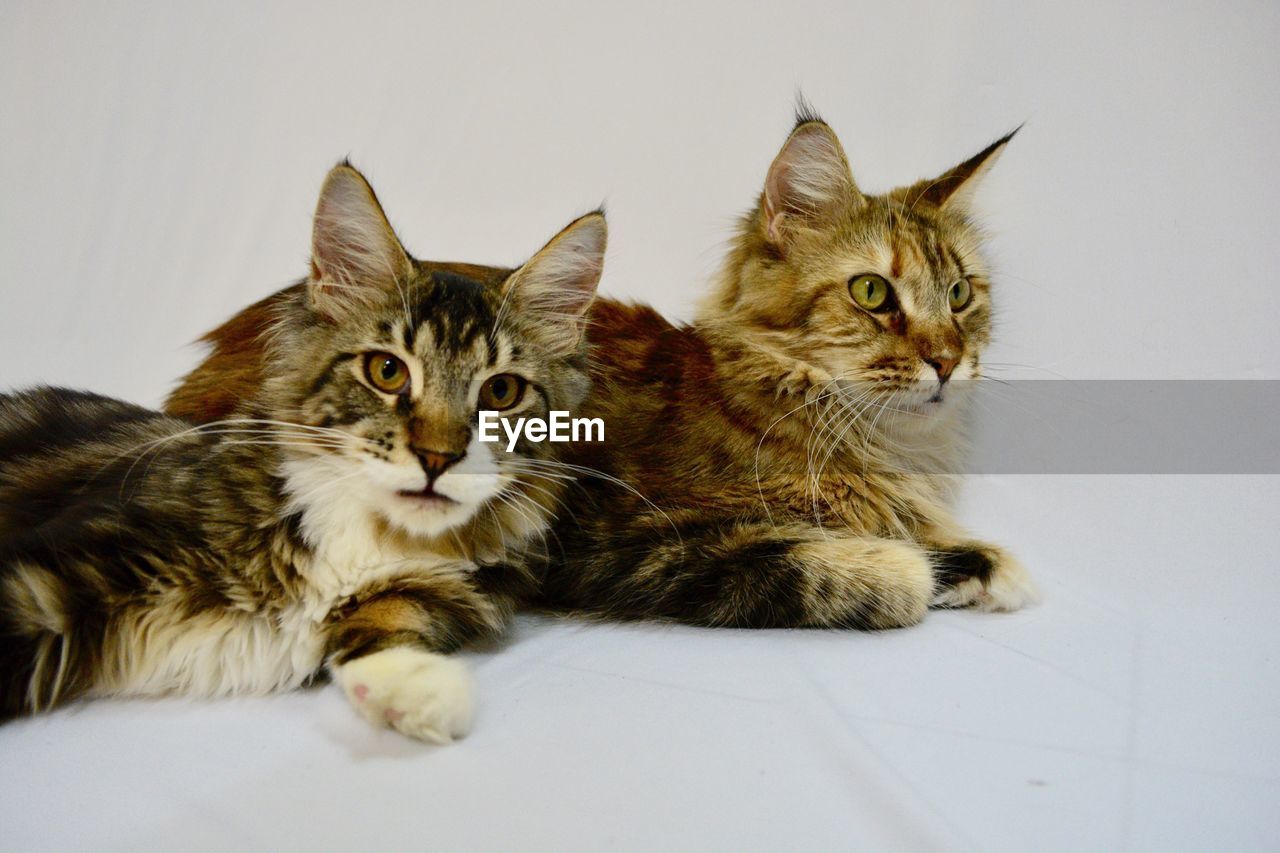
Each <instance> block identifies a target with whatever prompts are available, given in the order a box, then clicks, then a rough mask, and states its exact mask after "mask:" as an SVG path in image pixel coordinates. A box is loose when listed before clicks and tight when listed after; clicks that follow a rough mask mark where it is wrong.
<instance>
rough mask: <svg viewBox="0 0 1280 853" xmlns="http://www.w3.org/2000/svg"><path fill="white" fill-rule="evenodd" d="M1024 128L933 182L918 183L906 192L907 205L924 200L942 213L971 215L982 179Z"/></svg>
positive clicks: (997, 141)
mask: <svg viewBox="0 0 1280 853" xmlns="http://www.w3.org/2000/svg"><path fill="white" fill-rule="evenodd" d="M1021 129H1022V128H1021V127H1017V128H1014V130H1013V131H1012V132H1010V133H1008V134H1006V135H1005V136H1002V137H1001V138H1000V139H997V140H996V141H995V142H993V143H991V144H990V145H988V146H987V147H986V148H984V149H982V150H981V151H979V152H978V153H977V154H975V155H973V156H972V157H970V158H969V159H968V160H965V161H964V162H963V163H961V164H960V165H958V166H955V167H953V168H951V169H948V170H947V171H945V172H943V173H942V174H941V175H939V176H938V177H936V178H934V179H933V180H931V181H920V182H919V183H917V184H915V185H914V186H912V187H911V188H910V190H909V192H908V193H907V195H908V204H911V205H913V206H914V204H915V203H916V202H917V201H923V202H925V203H927V204H932V205H934V206H935V207H937V208H940V209H942V210H949V211H955V212H959V213H968V211H969V205H970V204H971V203H972V201H973V194H974V192H975V191H976V190H977V188H978V185H979V184H981V183H982V179H983V177H984V176H986V174H987V173H988V172H990V171H991V167H992V166H994V165H995V164H996V161H997V160H999V159H1000V155H1001V153H1003V152H1004V149H1005V146H1007V145H1008V144H1009V140H1010V139H1013V137H1014V135H1015V134H1016V133H1017V132H1018V131H1019V130H1021Z"/></svg>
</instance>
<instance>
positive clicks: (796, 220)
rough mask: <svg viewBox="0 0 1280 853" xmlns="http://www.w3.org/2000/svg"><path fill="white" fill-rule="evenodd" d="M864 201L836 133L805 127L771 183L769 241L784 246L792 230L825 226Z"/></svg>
mask: <svg viewBox="0 0 1280 853" xmlns="http://www.w3.org/2000/svg"><path fill="white" fill-rule="evenodd" d="M862 200H863V199H862V193H861V192H859V190H858V186H857V184H856V183H854V180H853V173H852V172H851V171H850V170H849V161H848V160H847V159H846V158H845V154H844V148H842V147H841V145H840V140H839V139H838V138H837V137H836V135H835V132H834V131H832V129H831V128H830V127H828V126H827V124H826V122H823V121H821V120H808V121H804V122H802V123H801V124H800V125H798V126H797V127H796V129H795V130H793V131H792V132H791V136H790V137H788V139H787V141H786V144H784V145H783V146H782V150H781V151H779V152H778V156H777V157H775V158H774V160H773V165H771V166H770V167H769V174H768V176H766V178H765V182H764V194H763V196H762V198H761V204H760V207H761V215H762V217H763V225H764V228H765V232H766V236H767V237H768V239H769V241H770V242H771V243H774V244H775V245H782V244H784V243H785V242H787V237H788V231H789V230H790V229H791V228H793V227H795V226H800V227H805V226H809V227H812V226H815V225H821V224H822V223H823V222H824V221H827V220H829V219H831V218H832V217H834V216H836V215H838V214H839V213H841V212H845V211H848V210H849V209H851V208H854V207H857V206H858V205H860V204H861V203H862Z"/></svg>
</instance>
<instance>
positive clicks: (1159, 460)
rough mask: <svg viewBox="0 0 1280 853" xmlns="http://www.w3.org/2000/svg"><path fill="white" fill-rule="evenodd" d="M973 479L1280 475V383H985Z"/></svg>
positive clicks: (980, 386)
mask: <svg viewBox="0 0 1280 853" xmlns="http://www.w3.org/2000/svg"><path fill="white" fill-rule="evenodd" d="M964 385H965V386H966V387H963V388H955V389H951V390H953V391H954V392H955V393H958V394H960V395H961V396H963V397H965V398H968V402H969V403H970V404H971V405H970V409H969V417H970V418H971V427H970V440H971V444H972V452H971V453H970V455H969V456H968V460H967V463H966V464H965V466H964V470H965V471H966V472H968V473H973V474H1280V438H1278V436H1280V380H1017V381H994V380H989V379H988V380H980V381H976V382H967V383H964Z"/></svg>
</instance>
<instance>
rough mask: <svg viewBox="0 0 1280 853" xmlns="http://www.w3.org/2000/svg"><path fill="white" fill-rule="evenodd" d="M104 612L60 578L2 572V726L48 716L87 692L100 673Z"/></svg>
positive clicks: (32, 571) (25, 567)
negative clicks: (19, 719) (38, 715)
mask: <svg viewBox="0 0 1280 853" xmlns="http://www.w3.org/2000/svg"><path fill="white" fill-rule="evenodd" d="M105 623H106V612H105V608H104V607H103V605H102V603H101V602H98V601H91V600H87V599H86V598H85V597H84V596H83V595H77V594H74V593H73V592H72V589H71V586H70V585H69V584H68V583H67V582H66V581H65V580H64V579H63V578H62V577H60V576H59V575H58V574H56V573H54V572H53V571H50V570H49V569H47V568H44V567H41V566H35V565H31V564H28V563H10V564H7V565H3V566H0V722H4V721H7V720H11V719H13V718H14V717H19V716H23V715H26V714H34V713H39V712H41V711H48V710H50V709H52V708H55V707H57V706H59V705H62V704H64V703H66V702H70V701H72V700H74V699H77V698H79V697H81V696H83V695H84V694H85V693H87V692H88V690H89V689H90V687H91V686H92V685H93V683H94V680H95V673H96V672H97V671H98V669H99V660H100V657H101V649H102V638H103V635H104V628H105Z"/></svg>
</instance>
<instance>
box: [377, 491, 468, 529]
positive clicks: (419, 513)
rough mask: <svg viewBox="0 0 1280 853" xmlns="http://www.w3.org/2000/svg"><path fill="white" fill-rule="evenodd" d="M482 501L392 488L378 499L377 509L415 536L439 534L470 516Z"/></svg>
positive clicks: (464, 521) (389, 520) (391, 521)
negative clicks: (473, 502)
mask: <svg viewBox="0 0 1280 853" xmlns="http://www.w3.org/2000/svg"><path fill="white" fill-rule="evenodd" d="M481 505H482V504H469V503H461V502H459V501H455V500H452V499H450V498H446V497H443V496H440V495H434V496H431V497H423V496H421V495H418V494H413V493H408V494H406V493H403V492H399V491H396V492H389V493H386V494H385V495H384V499H383V500H382V501H379V506H378V507H377V510H378V513H379V514H380V515H381V516H382V517H384V518H385V519H386V520H387V521H388V522H390V523H391V524H392V525H394V526H395V527H398V528H400V529H401V530H403V531H405V532H406V533H411V534H413V535H415V536H439V535H440V534H441V533H444V532H445V531H447V530H450V529H452V528H454V527H459V526H461V525H463V524H466V523H467V522H468V521H470V520H471V517H472V516H473V515H475V514H476V512H477V511H478V510H479V509H480V506H481Z"/></svg>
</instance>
